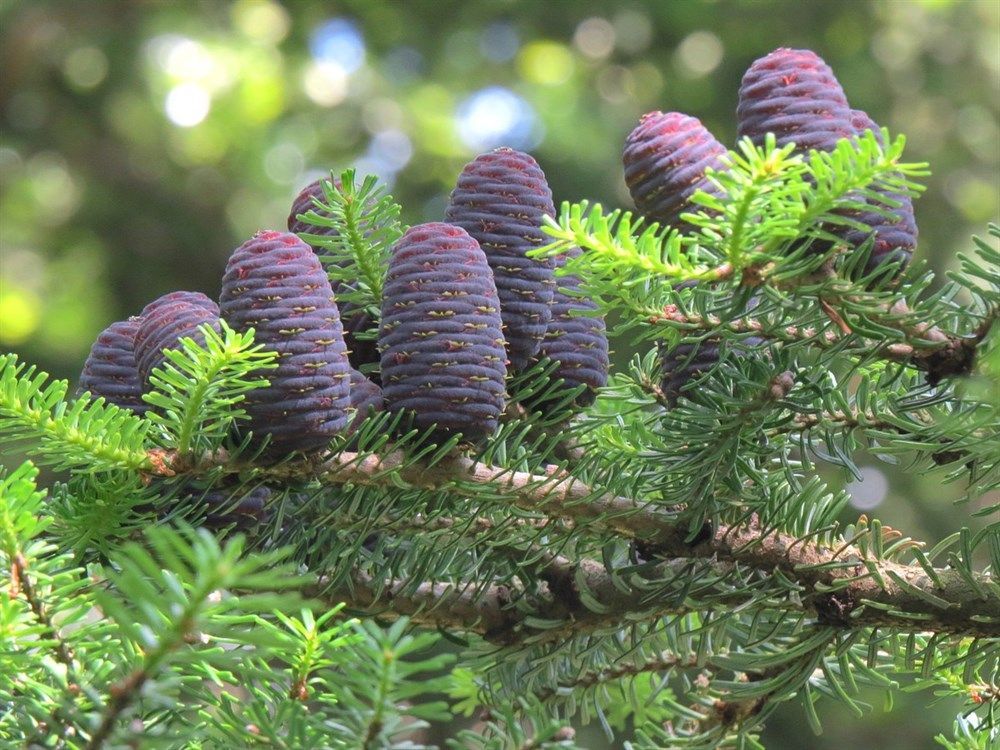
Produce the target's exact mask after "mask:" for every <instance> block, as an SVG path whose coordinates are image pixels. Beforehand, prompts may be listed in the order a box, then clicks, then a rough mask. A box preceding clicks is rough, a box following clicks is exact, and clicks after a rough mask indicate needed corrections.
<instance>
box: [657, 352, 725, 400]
mask: <svg viewBox="0 0 1000 750" xmlns="http://www.w3.org/2000/svg"><path fill="white" fill-rule="evenodd" d="M718 362H719V345H718V343H716V342H715V341H712V340H711V339H709V340H707V341H701V342H699V343H697V344H678V345H677V346H675V347H674V348H673V349H668V348H667V347H666V346H663V345H661V346H660V375H661V379H660V388H661V389H662V390H663V394H664V396H666V398H667V403H668V404H669V405H670V406H671V407H674V406H676V405H677V400H678V399H679V398H680V396H681V394H682V393H683V392H684V391H686V390H687V386H688V385H689V384H690V383H691V382H692V381H694V380H695V379H696V378H698V377H699V376H700V375H702V374H704V373H706V372H708V371H709V370H711V369H712V368H713V367H715V366H716V364H718Z"/></svg>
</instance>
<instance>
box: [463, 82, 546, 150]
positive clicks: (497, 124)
mask: <svg viewBox="0 0 1000 750" xmlns="http://www.w3.org/2000/svg"><path fill="white" fill-rule="evenodd" d="M456 120H457V125H458V135H459V137H460V138H461V139H462V142H463V143H465V144H466V145H467V146H469V147H471V148H474V149H487V148H494V147H496V146H511V147H512V148H527V147H529V146H530V145H532V141H533V138H532V135H533V132H532V131H533V129H534V126H535V111H534V109H532V107H531V105H530V104H528V102H527V101H525V100H524V99H522V98H521V97H520V96H518V95H517V94H515V93H514V92H513V91H511V90H510V89H506V88H504V87H502V86H490V87H488V88H485V89H480V90H479V91H477V92H475V93H474V94H472V95H471V96H469V97H468V98H466V99H465V100H464V101H462V102H461V103H460V104H459V105H458V112H457V114H456Z"/></svg>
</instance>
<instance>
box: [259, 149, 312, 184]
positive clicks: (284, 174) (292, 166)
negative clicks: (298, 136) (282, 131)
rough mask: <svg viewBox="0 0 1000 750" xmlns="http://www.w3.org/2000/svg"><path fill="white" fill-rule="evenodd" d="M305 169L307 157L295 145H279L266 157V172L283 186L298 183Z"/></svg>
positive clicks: (268, 152) (269, 150) (269, 151)
mask: <svg viewBox="0 0 1000 750" xmlns="http://www.w3.org/2000/svg"><path fill="white" fill-rule="evenodd" d="M304 168H305V156H304V155H303V154H302V151H301V150H299V147H298V146H297V145H295V144H294V143H288V142H283V143H278V144H276V145H274V146H272V147H271V148H270V149H268V151H267V153H266V154H265V155H264V171H265V172H266V173H267V176H268V177H270V178H271V179H272V180H274V181H275V182H277V183H278V184H281V185H288V184H291V183H293V182H296V181H298V179H299V177H300V175H301V174H302V170H303V169H304Z"/></svg>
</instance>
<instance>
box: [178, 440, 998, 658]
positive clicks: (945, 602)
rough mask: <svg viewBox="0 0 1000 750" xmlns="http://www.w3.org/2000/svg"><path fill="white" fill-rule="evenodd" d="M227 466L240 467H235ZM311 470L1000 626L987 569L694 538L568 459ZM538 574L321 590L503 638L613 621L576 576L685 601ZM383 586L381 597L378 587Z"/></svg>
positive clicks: (857, 618) (602, 598)
mask: <svg viewBox="0 0 1000 750" xmlns="http://www.w3.org/2000/svg"><path fill="white" fill-rule="evenodd" d="M231 468H232V469H233V470H234V471H236V470H238V469H239V468H240V467H231ZM168 469H169V467H168ZM311 470H312V472H313V475H314V476H315V477H316V478H318V479H320V480H321V481H322V482H324V483H328V484H354V485H369V486H386V487H388V486H398V482H399V481H400V480H403V481H405V482H407V483H408V484H410V485H411V486H413V487H416V488H424V489H433V490H437V491H441V492H448V493H453V494H457V495H459V496H463V497H464V496H467V495H468V490H469V488H470V486H475V487H477V488H478V489H480V490H481V489H484V488H487V487H488V488H489V489H490V490H491V491H493V492H495V493H499V494H501V495H503V496H504V497H507V498H509V499H510V501H511V502H512V503H513V504H514V505H516V506H517V507H519V508H521V509H524V510H527V511H531V512H535V513H539V514H542V515H544V516H546V517H548V518H553V519H560V520H563V521H565V522H568V523H569V524H571V525H574V526H577V527H580V526H588V527H592V528H595V529H597V530H600V531H602V532H611V533H614V534H616V535H619V536H621V537H624V538H628V539H632V540H634V542H635V544H636V548H637V550H638V551H639V552H640V553H641V554H642V556H643V557H644V558H645V559H647V560H657V559H663V562H661V563H659V565H660V566H661V569H660V570H658V571H657V573H658V574H664V573H666V572H667V571H666V570H665V569H662V567H663V566H672V565H677V564H680V563H682V562H683V561H690V560H695V559H701V560H706V561H709V562H711V563H713V564H715V565H723V566H726V565H734V564H738V565H740V566H744V567H746V568H751V569H753V570H757V571H762V572H764V573H781V574H783V575H784V576H785V577H787V578H788V579H791V580H794V581H796V582H797V584H798V586H799V591H798V592H797V595H798V597H799V598H800V599H801V602H802V607H803V608H804V609H805V611H808V612H811V613H814V614H815V616H816V618H817V621H818V622H819V623H821V624H824V625H829V626H834V627H843V628H852V627H859V626H879V627H893V628H899V629H902V630H907V631H914V630H921V631H924V630H927V631H937V632H942V633H953V634H963V635H970V636H977V637H996V636H997V634H998V633H1000V583H997V582H996V581H995V580H993V578H992V577H991V576H989V575H986V574H981V573H970V572H968V571H958V570H954V569H951V568H937V569H933V570H932V571H931V572H928V571H926V570H925V569H924V568H923V567H921V566H919V565H913V564H911V565H907V564H903V563H899V562H895V561H892V560H880V559H876V558H875V557H874V556H873V555H872V554H869V553H866V552H865V551H863V550H862V549H861V548H860V547H858V546H856V545H853V544H845V545H842V546H841V547H840V548H839V549H832V548H829V547H825V546H822V545H819V544H817V543H815V542H812V541H809V540H805V541H804V540H800V539H797V538H796V537H795V536H793V535H790V534H784V533H778V532H774V531H767V530H766V529H764V528H763V526H762V525H761V523H760V522H759V521H758V520H757V519H756V518H753V519H751V520H750V522H749V523H745V524H742V525H722V526H719V527H718V528H710V527H708V526H706V527H705V528H703V529H702V530H701V531H700V532H699V533H698V534H696V535H695V536H694V538H693V539H692V538H691V537H690V535H689V533H688V531H687V529H686V528H685V527H683V526H682V525H681V524H679V516H678V514H677V513H676V512H671V511H670V510H667V509H664V508H661V507H656V506H654V505H652V504H643V503H639V502H636V501H634V500H632V499H631V498H627V497H622V496H617V495H612V494H608V493H605V492H603V491H601V490H600V489H599V488H595V487H591V486H590V485H588V484H586V483H585V482H583V481H581V480H580V479H577V478H575V477H573V476H571V475H569V474H568V473H566V472H564V471H561V470H557V471H553V472H552V473H550V474H543V475H539V474H531V473H528V472H521V471H513V470H510V469H505V468H502V467H495V466H490V465H487V464H483V463H479V462H476V461H473V460H471V459H468V458H465V457H451V458H448V459H445V460H443V461H441V462H439V463H437V464H435V465H434V466H431V467H427V466H419V465H417V466H414V465H411V462H409V461H407V460H406V457H405V456H404V455H403V454H402V453H400V452H390V453H388V454H386V455H384V456H376V455H359V454H356V453H349V452H343V453H340V454H338V455H335V456H331V457H329V458H328V459H327V460H325V461H324V462H322V463H320V464H318V465H314V466H312V467H311ZM262 471H263V472H264V473H265V474H266V473H268V472H270V473H271V474H274V475H279V476H298V477H300V478H301V473H302V471H303V469H302V467H301V466H294V465H289V464H286V465H282V466H277V467H273V468H271V469H263V470H262ZM546 576H548V577H546ZM541 577H542V579H543V580H544V581H545V582H546V583H547V585H548V586H549V594H550V595H549V596H543V597H542V598H541V599H538V597H537V595H535V594H533V593H531V592H529V591H527V590H513V589H511V588H509V587H505V586H485V587H478V588H477V587H476V586H473V585H471V584H470V585H465V584H458V585H452V584H449V583H443V582H425V583H422V584H420V586H417V587H413V586H412V585H408V584H407V582H404V581H385V582H376V581H373V580H369V579H365V577H364V576H361V577H359V576H357V575H356V576H354V578H352V579H350V585H347V586H346V587H345V586H343V585H340V586H337V587H334V588H333V589H331V590H329V591H325V592H323V588H322V587H320V588H319V589H316V593H321V592H323V593H324V596H325V597H328V598H333V599H338V600H339V599H343V600H344V601H345V602H347V603H348V604H349V605H351V606H354V607H355V608H358V609H363V610H366V611H376V610H382V611H388V610H391V611H392V612H394V613H395V614H397V615H410V616H412V617H414V618H415V619H417V620H418V621H424V622H427V623H429V624H430V623H433V624H436V625H440V626H447V627H453V628H455V629H458V630H471V631H474V632H479V633H481V634H483V635H486V636H487V637H490V638H491V639H493V640H498V641H502V642H508V641H510V640H511V639H513V640H519V639H521V638H524V637H527V636H529V635H532V632H530V631H531V630H532V629H531V628H528V627H526V625H525V622H526V620H528V619H530V618H531V617H539V618H542V619H549V620H551V619H553V618H555V617H560V618H562V619H564V620H565V621H566V628H565V629H563V628H560V629H558V633H561V634H562V635H565V634H567V633H569V632H573V631H577V630H580V629H587V628H591V629H592V628H594V627H599V626H601V625H602V624H607V622H608V621H609V616H608V615H606V614H600V613H596V612H594V611H592V609H591V608H588V607H587V606H586V605H585V604H584V603H583V601H584V600H583V598H581V596H580V594H581V591H580V588H579V586H580V585H581V581H582V582H583V585H584V586H585V587H586V589H587V591H586V597H587V599H588V600H589V601H591V602H597V605H598V608H599V609H600V610H602V611H604V612H609V613H611V615H610V618H611V619H619V620H620V619H621V617H622V616H623V615H624V614H626V613H639V612H642V613H648V614H649V615H651V616H652V615H663V614H669V613H671V612H677V611H678V609H677V608H676V607H671V606H668V605H664V604H663V603H658V602H650V601H649V600H648V591H646V590H643V589H639V588H628V589H626V590H624V591H623V590H622V587H621V585H620V583H621V582H620V580H616V579H615V577H614V576H613V575H612V572H610V571H608V570H607V569H605V567H604V566H603V565H602V564H600V563H598V562H596V561H593V560H586V559H584V560H579V561H576V562H573V561H569V560H565V559H563V558H553V561H552V562H551V564H550V565H548V566H547V569H546V571H543V572H542V574H541ZM326 585H329V581H326ZM380 589H382V591H383V595H382V596H379V595H378V591H379V590H380ZM755 593H756V592H755V591H753V590H751V591H748V592H745V593H744V594H743V596H742V598H740V597H737V598H735V599H733V600H727V603H729V604H733V605H735V604H739V603H744V602H746V601H747V600H748V599H749V598H751V597H753V596H754V595H755ZM515 604H516V607H515V606H514V605H515ZM553 607H555V609H553ZM689 609H690V608H684V609H683V611H689Z"/></svg>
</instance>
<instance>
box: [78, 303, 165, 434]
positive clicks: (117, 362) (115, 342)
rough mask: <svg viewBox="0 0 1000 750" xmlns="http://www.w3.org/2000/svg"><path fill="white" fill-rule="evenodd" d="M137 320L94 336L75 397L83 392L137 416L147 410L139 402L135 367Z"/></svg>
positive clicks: (139, 396)
mask: <svg viewBox="0 0 1000 750" xmlns="http://www.w3.org/2000/svg"><path fill="white" fill-rule="evenodd" d="M138 330H139V318H129V319H128V320H121V321H118V322H117V323H112V324H111V325H109V326H108V327H107V328H105V329H104V330H103V331H101V333H100V334H98V336H97V341H95V342H94V345H93V346H92V347H91V348H90V354H89V355H88V356H87V361H86V362H84V363H83V372H82V373H80V382H79V385H78V386H77V394H80V393H83V392H84V391H90V393H91V394H92V395H93V396H94V397H95V398H96V397H98V396H103V397H104V399H105V401H107V402H108V403H109V404H114V405H115V406H120V407H121V408H122V409H130V410H132V411H134V412H135V413H136V414H139V415H140V416H141V415H143V414H145V413H146V410H147V409H148V408H149V406H148V405H147V404H146V403H145V402H144V401H143V400H142V380H141V379H140V377H139V368H138V366H137V365H136V363H135V348H134V346H135V334H136V331H138Z"/></svg>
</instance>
